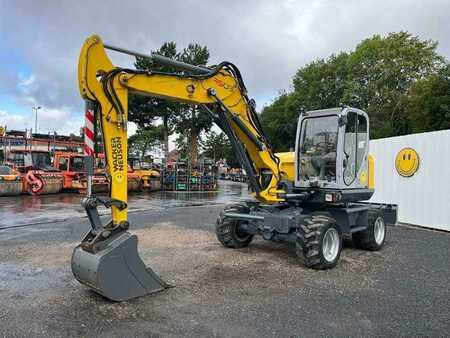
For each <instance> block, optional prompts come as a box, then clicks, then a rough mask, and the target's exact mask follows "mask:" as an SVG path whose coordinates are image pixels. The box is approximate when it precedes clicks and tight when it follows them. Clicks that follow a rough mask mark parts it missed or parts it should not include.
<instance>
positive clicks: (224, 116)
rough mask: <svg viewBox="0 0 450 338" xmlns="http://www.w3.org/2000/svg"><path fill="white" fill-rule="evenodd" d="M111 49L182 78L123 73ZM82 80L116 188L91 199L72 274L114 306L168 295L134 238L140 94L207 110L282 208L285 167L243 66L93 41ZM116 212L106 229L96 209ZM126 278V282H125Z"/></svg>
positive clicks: (82, 61) (255, 180)
mask: <svg viewBox="0 0 450 338" xmlns="http://www.w3.org/2000/svg"><path fill="white" fill-rule="evenodd" d="M106 49H110V50H114V51H117V52H121V53H125V54H130V55H133V56H139V57H148V58H151V59H152V61H153V62H155V63H160V64H165V65H170V66H172V67H173V68H175V69H179V72H177V73H162V72H157V71H154V72H153V71H140V70H135V69H127V68H120V67H116V66H114V65H113V64H112V62H111V61H110V59H109V57H108V56H107V54H106ZM78 81H79V89H80V93H81V96H82V97H83V99H84V100H85V102H86V109H87V110H91V111H92V113H94V116H96V119H97V120H99V121H100V124H101V130H102V135H103V144H104V152H105V155H106V163H107V167H106V169H107V174H108V176H109V178H110V182H111V190H110V198H109V199H108V198H107V199H105V198H103V199H101V198H98V197H95V196H88V197H87V198H86V199H84V200H83V202H82V204H83V206H84V207H85V208H86V211H87V213H88V217H89V220H90V222H91V225H92V230H90V231H89V233H88V234H87V235H86V236H85V238H84V239H83V241H82V243H81V244H80V245H79V246H78V247H77V248H76V249H75V250H74V254H73V257H72V271H73V273H74V275H75V277H76V278H77V279H78V280H79V281H80V282H82V283H84V284H86V285H88V286H90V287H91V288H93V289H94V290H96V291H97V292H99V293H101V294H103V295H104V296H106V297H107V298H110V299H113V300H124V299H129V298H133V297H136V296H140V295H143V294H147V293H151V292H155V291H159V290H162V289H164V288H165V287H166V285H165V283H164V282H162V281H161V280H160V279H159V277H158V276H157V275H156V274H155V273H154V272H153V271H152V270H151V269H149V268H146V267H145V266H144V264H143V262H142V260H141V259H140V258H139V256H138V254H137V238H136V236H132V235H130V234H129V233H128V232H127V231H126V230H127V229H128V219H127V121H128V97H129V95H130V94H138V95H144V96H149V97H156V98H163V99H168V100H175V101H179V102H184V103H187V104H193V105H198V106H201V107H202V109H203V110H204V112H205V113H206V114H210V115H211V116H212V118H213V120H214V122H215V123H216V124H217V125H218V126H219V127H220V128H221V129H222V130H223V131H224V133H225V134H226V135H227V136H228V138H229V140H230V142H231V145H232V147H233V150H234V152H235V154H236V155H237V157H238V159H239V161H240V162H241V165H242V167H243V168H244V169H245V171H246V172H247V175H248V177H249V184H250V187H251V189H252V191H253V195H254V196H255V197H256V198H257V199H258V200H259V201H261V202H264V203H269V204H271V203H277V202H281V201H283V198H282V196H283V195H282V194H283V193H284V191H283V190H281V189H279V186H280V182H281V180H282V175H283V173H282V171H281V170H280V160H279V159H278V157H276V156H275V154H274V153H273V151H272V149H271V147H270V144H269V142H268V140H267V137H266V136H265V135H264V132H263V130H262V127H261V125H260V122H259V120H258V116H257V114H256V112H255V104H254V101H253V100H250V99H249V98H248V97H247V90H246V88H245V85H244V82H243V80H242V77H241V74H240V72H239V70H238V68H237V67H236V66H234V65H233V64H231V63H229V62H222V63H220V64H219V65H217V66H214V67H211V68H207V67H201V66H194V65H190V64H186V63H182V62H178V61H175V60H172V59H169V58H166V57H163V56H160V55H155V54H153V55H143V54H140V53H137V52H133V51H129V50H126V49H123V48H118V47H114V46H111V45H108V44H105V43H103V42H102V40H101V39H100V37H99V36H96V35H94V36H91V37H89V38H88V39H87V40H86V41H85V43H84V44H83V47H82V49H81V53H80V58H79V64H78ZM98 205H105V206H106V207H110V208H111V209H112V219H111V221H110V222H109V223H107V224H106V225H102V224H101V221H100V218H99V216H98V213H97V209H96V208H97V206H98ZM118 274H120V275H118Z"/></svg>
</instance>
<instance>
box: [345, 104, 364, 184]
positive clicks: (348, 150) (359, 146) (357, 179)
mask: <svg viewBox="0 0 450 338" xmlns="http://www.w3.org/2000/svg"><path fill="white" fill-rule="evenodd" d="M346 116H347V121H346V124H345V126H344V128H345V129H344V135H343V160H342V186H343V188H347V189H348V188H350V189H351V188H354V189H358V188H368V155H369V133H368V131H369V126H368V118H367V114H366V113H364V112H362V111H352V110H350V111H348V112H347V115H346Z"/></svg>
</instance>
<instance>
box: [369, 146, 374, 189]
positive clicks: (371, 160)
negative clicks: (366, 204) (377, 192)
mask: <svg viewBox="0 0 450 338" xmlns="http://www.w3.org/2000/svg"><path fill="white" fill-rule="evenodd" d="M368 167H369V189H375V159H374V157H373V155H371V154H369V159H368Z"/></svg>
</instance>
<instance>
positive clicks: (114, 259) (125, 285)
mask: <svg viewBox="0 0 450 338" xmlns="http://www.w3.org/2000/svg"><path fill="white" fill-rule="evenodd" d="M72 272H73V274H74V276H75V278H76V279H77V280H78V281H79V282H80V283H82V284H85V285H87V286H88V287H90V288H91V289H93V290H94V291H96V292H98V293H99V294H101V295H103V296H104V297H106V298H108V299H110V300H113V301H123V300H128V299H132V298H135V297H140V296H143V295H146V294H150V293H154V292H158V291H162V290H164V289H165V288H167V287H168V285H167V284H166V283H164V282H163V281H162V280H161V279H160V278H159V276H158V275H157V274H156V273H155V272H153V270H152V269H151V268H148V267H146V266H145V264H144V262H143V261H142V259H141V258H140V257H139V254H138V251H137V237H136V236H135V235H131V234H130V233H129V232H122V233H120V234H118V235H115V236H113V237H111V238H109V239H107V240H105V241H103V242H102V243H101V247H100V248H98V249H97V250H95V251H92V252H91V251H87V250H85V249H84V248H83V247H82V244H81V245H78V246H77V247H76V248H75V249H74V251H73V254H72Z"/></svg>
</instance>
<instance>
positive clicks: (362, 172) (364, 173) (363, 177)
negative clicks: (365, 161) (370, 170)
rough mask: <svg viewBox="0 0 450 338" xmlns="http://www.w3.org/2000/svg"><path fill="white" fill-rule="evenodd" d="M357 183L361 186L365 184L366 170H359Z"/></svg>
mask: <svg viewBox="0 0 450 338" xmlns="http://www.w3.org/2000/svg"><path fill="white" fill-rule="evenodd" d="M359 183H360V184H361V185H362V186H367V171H365V170H363V171H361V173H360V174H359Z"/></svg>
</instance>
